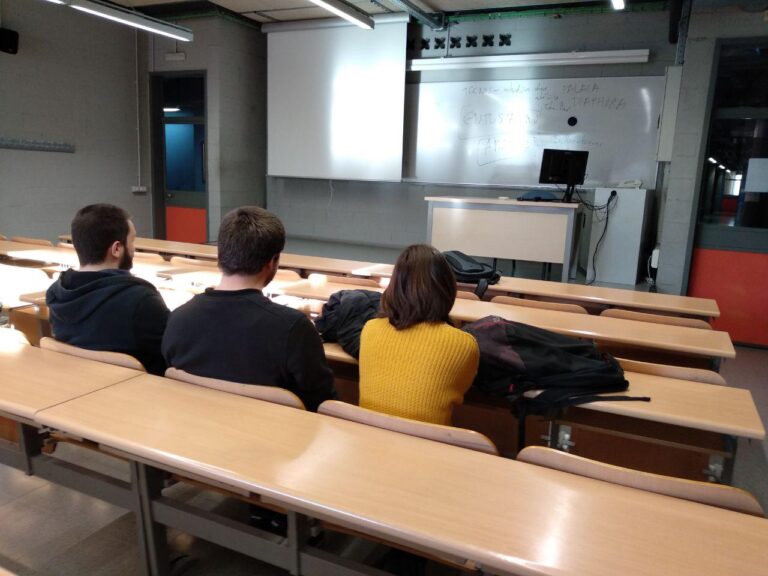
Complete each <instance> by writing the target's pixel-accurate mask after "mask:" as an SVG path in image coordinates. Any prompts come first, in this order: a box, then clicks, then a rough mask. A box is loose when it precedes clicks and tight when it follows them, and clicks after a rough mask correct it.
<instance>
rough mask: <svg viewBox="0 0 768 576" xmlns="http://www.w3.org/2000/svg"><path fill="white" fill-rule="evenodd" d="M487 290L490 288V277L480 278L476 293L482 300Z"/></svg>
mask: <svg viewBox="0 0 768 576" xmlns="http://www.w3.org/2000/svg"><path fill="white" fill-rule="evenodd" d="M486 290H488V279H487V278H480V280H478V281H477V287H476V288H475V294H476V295H477V297H478V298H480V300H482V299H483V295H484V294H485V291H486Z"/></svg>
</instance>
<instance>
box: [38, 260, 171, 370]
mask: <svg viewBox="0 0 768 576" xmlns="http://www.w3.org/2000/svg"><path fill="white" fill-rule="evenodd" d="M45 300H46V303H47V304H48V310H49V312H50V314H49V316H50V320H51V328H52V330H53V335H54V337H55V338H56V339H57V340H61V341H62V342H66V343H67V344H72V345H74V346H80V347H81V348H88V349H90V350H109V351H111V352H123V353H125V354H130V355H131V356H133V357H135V358H136V359H137V360H139V361H140V362H141V363H142V364H143V365H144V367H145V368H146V369H147V371H148V372H150V373H152V374H160V375H162V374H163V373H164V372H165V367H166V366H165V361H164V360H163V357H162V355H161V354H160V342H161V341H162V338H163V332H164V331H165V325H166V323H167V322H168V314H169V312H168V308H167V307H166V305H165V303H164V302H163V299H162V298H161V296H160V293H159V292H158V291H157V289H156V288H155V287H154V286H152V284H150V283H149V282H147V281H146V280H142V279H141V278H137V277H136V276H133V275H131V273H130V272H129V271H128V270H116V269H115V270H101V271H99V272H77V271H75V270H67V271H66V272H64V273H63V274H62V275H61V277H60V278H59V279H58V280H57V281H56V282H54V283H53V284H52V285H51V287H50V288H49V289H48V292H47V294H46V297H45Z"/></svg>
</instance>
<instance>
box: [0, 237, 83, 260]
mask: <svg viewBox="0 0 768 576" xmlns="http://www.w3.org/2000/svg"><path fill="white" fill-rule="evenodd" d="M0 256H6V257H7V258H12V259H20V260H33V261H35V262H53V263H54V264H63V265H66V266H77V265H78V261H77V254H75V252H74V251H73V250H72V249H70V248H57V247H55V246H54V247H48V248H46V247H41V246H38V245H37V244H24V243H22V242H12V241H10V240H0Z"/></svg>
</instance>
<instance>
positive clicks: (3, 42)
mask: <svg viewBox="0 0 768 576" xmlns="http://www.w3.org/2000/svg"><path fill="white" fill-rule="evenodd" d="M18 51H19V33H18V32H16V31H15V30H9V29H8V28H0V52H7V53H8V54H16V53H17V52H18Z"/></svg>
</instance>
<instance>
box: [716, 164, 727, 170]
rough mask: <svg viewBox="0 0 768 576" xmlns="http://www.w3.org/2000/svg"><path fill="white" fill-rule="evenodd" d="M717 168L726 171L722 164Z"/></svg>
mask: <svg viewBox="0 0 768 576" xmlns="http://www.w3.org/2000/svg"><path fill="white" fill-rule="evenodd" d="M717 167H718V168H720V169H721V170H725V166H723V165H722V164H718V165H717Z"/></svg>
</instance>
